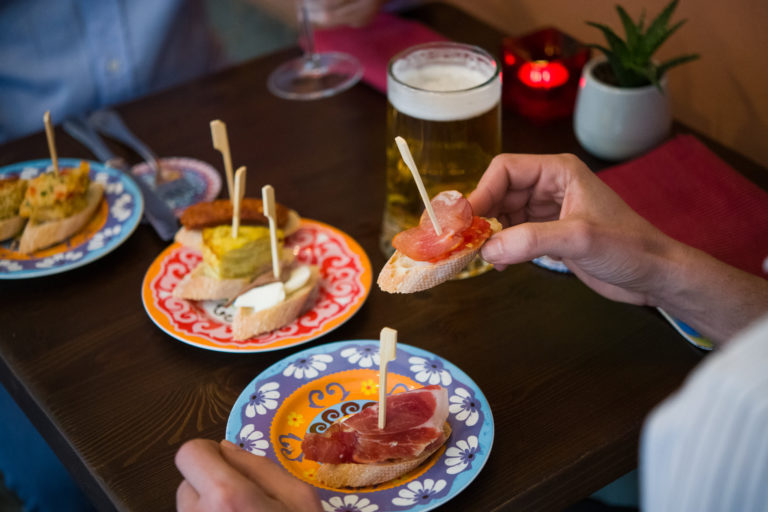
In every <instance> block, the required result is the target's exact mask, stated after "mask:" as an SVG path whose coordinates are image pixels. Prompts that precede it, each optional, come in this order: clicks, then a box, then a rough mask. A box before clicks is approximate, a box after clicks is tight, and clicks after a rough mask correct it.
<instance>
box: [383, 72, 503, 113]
mask: <svg viewBox="0 0 768 512" xmlns="http://www.w3.org/2000/svg"><path fill="white" fill-rule="evenodd" d="M484 68H485V69H482V68H477V67H474V68H468V67H465V66H460V65H452V64H434V65H428V66H422V67H419V68H415V69H398V67H397V65H395V68H394V69H393V72H394V74H395V75H397V80H395V79H394V78H393V77H392V74H388V76H387V98H388V99H389V102H390V103H391V104H392V106H393V107H394V108H395V109H397V110H398V111H399V112H402V113H403V114H406V115H409V116H411V117H416V118H419V119H425V120H428V121H456V120H461V119H469V118H472V117H476V116H479V115H480V114H483V113H485V112H488V111H489V110H490V109H491V108H493V107H494V106H496V104H497V103H498V102H499V99H500V98H501V80H500V79H499V78H498V77H496V78H495V79H494V80H491V81H490V82H489V79H490V78H491V77H492V76H493V75H494V74H495V69H494V68H492V67H491V66H484ZM486 82H487V83H486ZM483 84H485V85H483Z"/></svg>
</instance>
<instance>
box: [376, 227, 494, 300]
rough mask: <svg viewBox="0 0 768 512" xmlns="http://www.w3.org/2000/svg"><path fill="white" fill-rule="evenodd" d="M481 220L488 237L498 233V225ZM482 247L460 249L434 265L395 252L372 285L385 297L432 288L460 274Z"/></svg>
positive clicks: (480, 245)
mask: <svg viewBox="0 0 768 512" xmlns="http://www.w3.org/2000/svg"><path fill="white" fill-rule="evenodd" d="M485 220H487V221H488V222H489V223H490V225H491V236H492V235H493V234H494V233H498V232H499V231H501V223H499V221H498V220H496V219H493V218H487V219H485ZM489 238H490V237H489ZM483 243H485V240H484V241H483ZM482 245H483V244H479V245H477V246H475V247H472V248H466V249H463V250H461V251H459V252H457V253H455V254H453V255H451V257H449V258H446V259H444V260H440V261H438V262H436V263H430V262H428V261H416V260H413V259H411V258H409V257H408V256H406V255H405V254H403V253H401V252H400V251H395V253H394V254H393V255H392V257H390V258H389V260H388V261H387V263H386V264H385V265H384V267H383V268H382V269H381V272H379V277H378V279H377V280H376V283H377V284H378V285H379V288H381V290H382V291H385V292H388V293H415V292H420V291H423V290H427V289H429V288H433V287H435V286H437V285H439V284H441V283H444V282H445V281H448V280H449V279H451V278H452V277H454V276H455V275H456V274H458V273H459V272H461V270H462V269H463V268H464V267H466V266H467V265H468V264H469V262H470V261H472V259H473V258H474V257H475V256H477V254H478V253H479V252H480V248H481V247H482Z"/></svg>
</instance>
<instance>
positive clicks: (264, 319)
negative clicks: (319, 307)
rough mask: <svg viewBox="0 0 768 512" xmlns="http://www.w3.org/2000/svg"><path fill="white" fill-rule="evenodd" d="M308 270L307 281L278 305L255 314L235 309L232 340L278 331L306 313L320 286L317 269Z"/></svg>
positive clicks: (246, 309)
mask: <svg viewBox="0 0 768 512" xmlns="http://www.w3.org/2000/svg"><path fill="white" fill-rule="evenodd" d="M310 270H311V275H310V277H309V281H307V283H306V284H305V285H304V286H302V287H301V288H299V289H298V290H296V291H295V292H293V293H292V294H291V295H289V296H288V297H286V299H285V300H284V301H283V302H281V303H280V304H277V305H275V306H272V307H271V308H267V309H262V310H261V311H255V312H254V311H253V310H252V309H251V308H236V309H235V317H234V319H233V320H232V338H233V339H235V340H247V339H248V338H252V337H253V336H258V335H259V334H262V333H265V332H269V331H273V330H275V329H279V328H280V327H283V326H284V325H287V324H289V323H291V322H293V321H294V320H296V318H298V316H299V315H301V314H302V313H304V312H305V311H308V310H309V309H310V308H311V307H312V306H313V305H314V303H315V299H317V293H318V289H319V284H320V271H319V270H318V268H317V267H315V266H312V267H310Z"/></svg>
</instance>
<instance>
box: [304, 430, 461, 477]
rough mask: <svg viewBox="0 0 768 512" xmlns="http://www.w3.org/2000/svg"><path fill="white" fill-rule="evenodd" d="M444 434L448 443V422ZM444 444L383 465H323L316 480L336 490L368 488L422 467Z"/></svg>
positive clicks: (449, 431)
mask: <svg viewBox="0 0 768 512" xmlns="http://www.w3.org/2000/svg"><path fill="white" fill-rule="evenodd" d="M443 434H445V441H447V440H448V437H449V436H450V435H451V426H450V425H449V424H448V422H447V421H446V422H445V423H444V424H443ZM443 444H445V442H443ZM443 444H440V445H437V446H435V447H434V448H432V449H430V450H425V451H424V452H423V453H422V454H421V455H419V456H418V457H416V458H415V459H407V460H396V461H392V462H385V463H381V464H355V463H350V464H327V463H326V464H321V465H320V467H319V468H317V472H316V473H315V478H317V480H318V481H319V482H321V483H322V484H324V485H327V486H328V487H335V488H341V487H367V486H369V485H376V484H380V483H382V482H389V481H390V480H394V479H395V478H397V477H399V476H402V475H404V474H406V473H408V472H409V471H411V470H413V469H415V468H417V467H418V466H420V465H421V464H422V463H423V462H424V461H425V460H427V459H428V458H429V457H430V456H431V455H432V454H433V453H435V452H436V451H437V450H439V449H440V447H441V446H443Z"/></svg>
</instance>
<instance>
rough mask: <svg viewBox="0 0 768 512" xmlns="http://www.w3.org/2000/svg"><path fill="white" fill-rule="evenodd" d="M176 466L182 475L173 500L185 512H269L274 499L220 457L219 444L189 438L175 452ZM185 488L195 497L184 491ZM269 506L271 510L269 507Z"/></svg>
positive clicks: (272, 507) (258, 483) (272, 506)
mask: <svg viewBox="0 0 768 512" xmlns="http://www.w3.org/2000/svg"><path fill="white" fill-rule="evenodd" d="M176 466H177V467H178V468H179V471H180V472H181V474H182V475H183V476H184V479H185V480H184V482H182V484H181V485H180V486H179V489H178V490H177V500H179V499H181V500H183V504H184V505H186V506H190V507H191V508H190V509H189V510H243V511H246V510H273V509H275V508H274V505H275V504H274V500H272V499H270V497H269V496H268V495H267V493H265V492H264V491H263V490H262V489H261V488H260V484H261V482H258V481H256V482H253V481H250V480H248V479H247V478H246V477H245V476H243V475H242V474H241V473H240V472H239V471H238V470H237V469H235V468H233V467H232V466H231V465H230V464H229V463H228V462H227V461H226V460H225V459H224V458H223V457H222V455H221V449H220V448H219V445H218V444H217V443H215V442H213V441H209V440H207V439H193V440H191V441H187V442H186V443H184V444H183V445H182V446H181V448H179V451H178V452H176ZM187 485H189V486H190V487H191V488H192V491H193V492H194V493H196V495H197V499H196V500H195V494H193V493H192V492H190V490H189V489H188V488H187ZM270 507H271V508H270Z"/></svg>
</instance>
